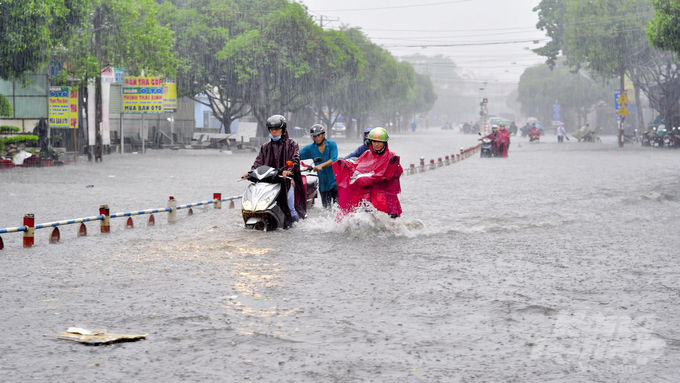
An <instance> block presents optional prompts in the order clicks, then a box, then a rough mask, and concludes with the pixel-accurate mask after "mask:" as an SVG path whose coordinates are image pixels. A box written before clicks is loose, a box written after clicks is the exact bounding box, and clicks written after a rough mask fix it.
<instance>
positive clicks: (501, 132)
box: [496, 122, 510, 158]
mask: <svg viewBox="0 0 680 383" xmlns="http://www.w3.org/2000/svg"><path fill="white" fill-rule="evenodd" d="M509 146H510V132H509V131H508V130H507V129H505V124H504V123H502V122H501V123H500V125H499V127H498V133H496V150H498V154H499V155H500V157H503V158H506V157H508V147H509Z"/></svg>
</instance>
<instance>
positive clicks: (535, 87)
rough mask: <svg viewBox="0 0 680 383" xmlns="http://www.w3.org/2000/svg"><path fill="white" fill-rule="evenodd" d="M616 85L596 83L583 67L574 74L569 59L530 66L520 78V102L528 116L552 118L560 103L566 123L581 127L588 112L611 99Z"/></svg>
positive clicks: (545, 119)
mask: <svg viewBox="0 0 680 383" xmlns="http://www.w3.org/2000/svg"><path fill="white" fill-rule="evenodd" d="M613 88H614V85H613V84H611V83H603V82H597V81H595V80H594V79H592V76H590V75H589V74H588V73H587V72H586V71H584V70H583V69H581V70H579V71H578V72H576V73H574V72H572V71H570V70H569V67H568V66H567V65H566V59H564V58H562V59H558V61H557V62H556V63H555V66H554V67H553V68H552V69H551V68H550V65H549V64H542V65H538V66H534V67H531V68H527V69H526V70H525V71H524V73H523V74H522V76H521V77H520V80H519V86H518V89H517V101H518V102H519V103H520V104H521V108H520V109H521V111H522V113H523V114H524V115H526V116H535V117H537V118H538V119H539V120H540V121H542V122H544V123H545V122H547V121H552V108H553V104H555V103H557V104H559V105H560V107H561V109H562V114H563V122H565V124H566V125H567V126H581V125H582V121H584V118H585V114H587V113H588V112H590V111H592V110H593V108H594V107H595V105H596V104H597V103H598V102H600V101H602V100H611V97H613V96H612V95H613Z"/></svg>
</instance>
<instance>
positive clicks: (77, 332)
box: [57, 327, 149, 345]
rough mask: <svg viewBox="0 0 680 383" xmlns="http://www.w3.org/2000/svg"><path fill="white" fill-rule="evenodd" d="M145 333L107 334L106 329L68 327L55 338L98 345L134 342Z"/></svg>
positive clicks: (142, 337) (144, 336) (143, 336)
mask: <svg viewBox="0 0 680 383" xmlns="http://www.w3.org/2000/svg"><path fill="white" fill-rule="evenodd" d="M147 335H149V334H143V335H131V334H109V333H108V332H106V330H87V329H84V328H78V327H69V328H68V330H66V332H62V333H61V334H57V338H58V339H65V340H72V341H74V342H80V343H86V344H92V345H100V344H109V343H115V342H134V341H137V340H140V339H145V338H146V336H147Z"/></svg>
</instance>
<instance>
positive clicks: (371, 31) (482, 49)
mask: <svg viewBox="0 0 680 383" xmlns="http://www.w3.org/2000/svg"><path fill="white" fill-rule="evenodd" d="M300 2H301V3H302V4H305V5H306V6H307V7H308V9H309V13H310V14H311V15H312V16H314V17H315V20H316V21H317V23H319V21H320V19H321V16H323V20H324V22H323V24H324V26H325V27H326V28H338V27H340V25H342V24H347V25H349V26H352V27H361V28H362V29H363V31H364V33H366V34H367V35H368V36H369V37H370V38H371V41H373V42H374V43H376V44H379V45H382V46H383V47H385V48H387V49H388V50H389V51H390V52H392V54H393V55H395V56H403V55H408V54H412V53H420V54H425V55H437V54H442V55H444V56H448V57H450V58H451V59H452V60H453V61H455V62H456V64H457V65H458V66H460V67H464V68H467V69H470V70H472V71H473V72H474V74H475V76H476V79H478V80H483V81H496V80H498V81H503V82H506V81H507V82H518V81H519V76H520V75H521V74H522V72H523V71H524V69H525V68H527V67H529V66H532V65H535V64H540V63H542V62H544V61H545V59H544V58H542V57H540V56H538V55H536V54H534V53H532V52H531V51H530V50H528V49H526V48H532V49H533V48H537V47H540V46H542V45H543V44H545V42H546V41H547V38H546V37H545V33H544V32H542V31H539V30H537V29H536V22H537V20H538V16H537V14H536V13H535V12H533V11H532V9H533V7H535V6H536V5H538V3H539V0H508V1H498V0H450V1H446V0H343V1H338V0H300ZM527 40H530V41H527ZM533 40H540V42H539V43H538V44H534V43H533ZM498 43H500V44H498ZM463 44H467V46H462V45H463ZM424 45H427V48H425V49H424V48H423V46H424ZM433 45H448V46H440V47H435V46H433ZM513 62H514V63H515V64H512V63H513Z"/></svg>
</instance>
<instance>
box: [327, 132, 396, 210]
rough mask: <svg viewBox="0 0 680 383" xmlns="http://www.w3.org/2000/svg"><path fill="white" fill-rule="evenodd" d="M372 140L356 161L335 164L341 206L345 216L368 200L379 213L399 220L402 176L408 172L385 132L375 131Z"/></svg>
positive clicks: (370, 139)
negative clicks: (400, 178)
mask: <svg viewBox="0 0 680 383" xmlns="http://www.w3.org/2000/svg"><path fill="white" fill-rule="evenodd" d="M368 140H369V141H370V146H369V150H367V151H366V152H364V154H362V155H361V157H359V158H358V159H357V160H356V162H351V161H346V160H338V161H336V162H335V163H334V164H333V172H334V173H335V179H336V181H337V183H338V205H339V207H340V210H341V212H342V214H347V213H349V212H351V211H353V210H354V208H355V207H357V206H359V205H361V204H362V202H363V201H368V202H370V203H371V204H372V205H373V207H374V208H375V209H376V210H379V211H382V212H384V213H387V214H389V215H390V216H391V217H392V218H397V217H399V216H400V215H401V203H400V202H399V196H398V194H399V193H401V185H400V183H399V177H401V174H402V173H403V172H404V170H403V169H402V167H401V164H400V163H399V161H400V158H399V156H397V155H396V154H394V153H393V152H391V151H390V150H389V147H388V144H387V141H388V140H389V136H388V134H387V131H386V130H385V129H383V128H375V129H373V130H371V131H370V132H369V133H368Z"/></svg>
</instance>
